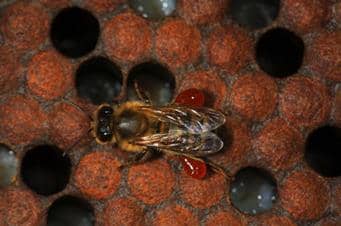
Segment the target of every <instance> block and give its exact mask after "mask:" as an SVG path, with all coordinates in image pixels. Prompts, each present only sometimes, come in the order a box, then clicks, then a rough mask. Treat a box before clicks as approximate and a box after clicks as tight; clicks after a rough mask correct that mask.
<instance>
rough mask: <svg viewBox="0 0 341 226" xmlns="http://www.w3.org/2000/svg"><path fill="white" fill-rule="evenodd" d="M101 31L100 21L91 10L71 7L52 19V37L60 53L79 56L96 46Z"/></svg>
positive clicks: (74, 56) (73, 56) (72, 56)
mask: <svg viewBox="0 0 341 226" xmlns="http://www.w3.org/2000/svg"><path fill="white" fill-rule="evenodd" d="M99 32H100V26H99V22H98V21H97V19H96V17H95V16H94V15H92V13H91V12H89V11H87V10H85V9H82V8H79V7H70V8H65V9H63V10H61V11H60V12H59V13H58V14H57V16H56V17H55V18H54V19H53V20H52V23H51V28H50V38H51V41H52V44H53V45H54V47H55V48H56V49H57V50H58V51H59V52H60V53H62V54H63V55H65V56H67V57H71V58H78V57H81V56H84V55H86V54H88V53H89V52H91V51H92V50H93V49H94V48H95V47H96V44H97V40H98V37H99Z"/></svg>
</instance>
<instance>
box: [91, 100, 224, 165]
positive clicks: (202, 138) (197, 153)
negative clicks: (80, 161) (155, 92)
mask: <svg viewBox="0 0 341 226" xmlns="http://www.w3.org/2000/svg"><path fill="white" fill-rule="evenodd" d="M93 118H94V122H93V124H92V131H93V135H94V137H95V138H96V141H97V142H98V143H99V144H108V143H109V144H116V145H117V146H118V147H119V148H120V149H122V150H124V151H127V152H134V153H136V155H135V156H134V158H133V160H131V161H130V162H129V163H128V165H130V164H134V163H139V162H143V161H145V160H146V159H148V158H149V157H150V156H151V153H152V150H157V151H160V152H162V153H164V154H166V155H180V156H184V157H187V158H191V159H195V160H199V161H204V162H205V163H208V164H209V165H210V166H212V167H213V169H214V170H217V171H223V170H222V169H221V168H220V167H219V166H217V165H215V164H214V163H211V162H207V160H203V159H202V158H203V157H205V156H207V155H209V154H212V153H216V152H218V151H219V150H221V149H222V147H223V145H224V143H223V141H222V140H221V139H220V138H219V137H218V136H217V134H215V133H214V132H213V131H214V130H216V129H217V128H218V127H220V126H221V125H223V124H224V123H225V115H224V114H223V113H221V112H219V111H217V110H214V109H212V108H205V107H201V108H189V107H184V106H178V105H176V104H171V105H168V106H164V107H156V106H152V105H150V104H148V102H146V101H127V102H125V103H123V104H121V105H118V106H115V107H112V106H110V105H108V104H102V105H100V106H99V107H98V109H97V110H96V111H95V113H94V116H93Z"/></svg>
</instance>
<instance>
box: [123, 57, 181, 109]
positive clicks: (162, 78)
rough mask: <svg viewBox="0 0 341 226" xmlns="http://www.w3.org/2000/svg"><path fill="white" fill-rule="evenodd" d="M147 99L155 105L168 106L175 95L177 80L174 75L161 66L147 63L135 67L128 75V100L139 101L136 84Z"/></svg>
mask: <svg viewBox="0 0 341 226" xmlns="http://www.w3.org/2000/svg"><path fill="white" fill-rule="evenodd" d="M135 81H136V83H137V85H138V89H139V90H140V91H141V93H142V95H143V96H145V98H146V99H150V100H151V101H152V104H153V105H159V106H161V105H167V104H168V103H169V102H170V101H171V100H172V99H173V95H174V88H175V79H174V77H173V75H172V73H171V72H170V71H169V70H168V69H167V68H166V67H164V66H162V65H161V64H158V63H155V62H147V63H143V64H140V65H137V66H135V67H134V68H133V69H132V70H131V71H130V73H129V75H128V87H127V92H128V99H129V100H138V99H139V98H138V96H137V93H136V89H135V85H134V83H135Z"/></svg>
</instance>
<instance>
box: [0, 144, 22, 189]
mask: <svg viewBox="0 0 341 226" xmlns="http://www.w3.org/2000/svg"><path fill="white" fill-rule="evenodd" d="M17 171H18V159H17V158H16V156H15V154H14V152H13V151H12V150H11V149H10V148H9V147H7V146H6V145H4V144H0V188H3V187H6V186H8V185H10V184H11V183H12V182H13V181H14V180H15V179H16V176H17Z"/></svg>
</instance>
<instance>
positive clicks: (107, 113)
mask: <svg viewBox="0 0 341 226" xmlns="http://www.w3.org/2000/svg"><path fill="white" fill-rule="evenodd" d="M112 114H113V109H112V108H111V107H109V106H104V107H102V108H101V109H100V110H99V111H98V117H99V118H108V117H111V116H112Z"/></svg>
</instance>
